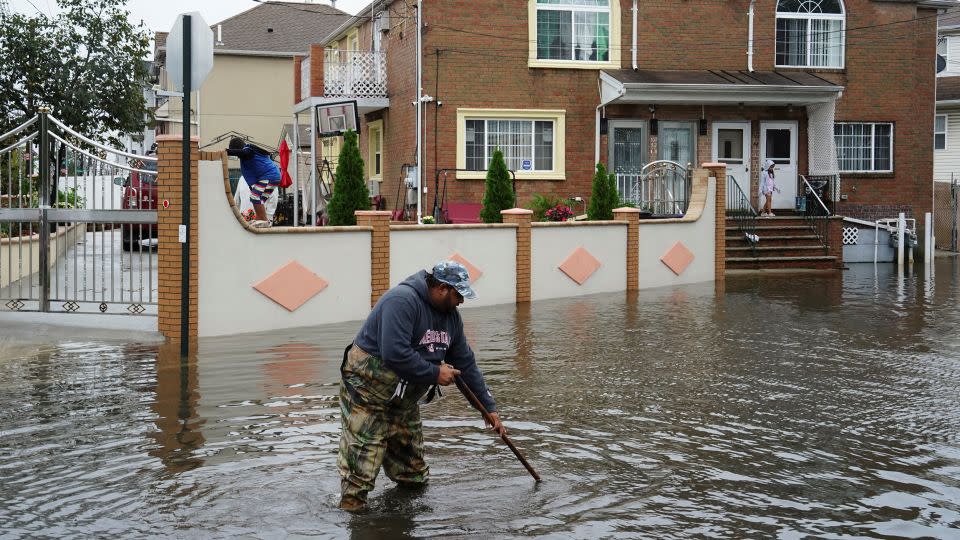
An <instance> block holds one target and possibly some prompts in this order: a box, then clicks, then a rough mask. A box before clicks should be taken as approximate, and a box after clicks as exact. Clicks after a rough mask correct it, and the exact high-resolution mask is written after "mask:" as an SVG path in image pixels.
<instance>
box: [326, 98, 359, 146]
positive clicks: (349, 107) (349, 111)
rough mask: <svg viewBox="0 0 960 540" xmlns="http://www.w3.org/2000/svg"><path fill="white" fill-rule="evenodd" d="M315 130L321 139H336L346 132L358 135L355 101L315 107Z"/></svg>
mask: <svg viewBox="0 0 960 540" xmlns="http://www.w3.org/2000/svg"><path fill="white" fill-rule="evenodd" d="M316 109H317V130H318V131H319V133H318V135H319V136H321V137H337V136H340V135H343V134H344V132H346V131H347V130H350V129H352V130H353V131H355V132H357V133H360V114H359V112H358V111H357V102H356V101H338V102H335V103H324V104H322V105H317V106H316Z"/></svg>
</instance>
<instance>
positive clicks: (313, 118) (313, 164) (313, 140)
mask: <svg viewBox="0 0 960 540" xmlns="http://www.w3.org/2000/svg"><path fill="white" fill-rule="evenodd" d="M321 180H323V179H322V178H321ZM310 224H311V225H313V226H314V227H316V226H317V109H316V107H313V106H311V107H310Z"/></svg>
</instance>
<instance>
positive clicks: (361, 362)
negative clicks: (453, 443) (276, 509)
mask: <svg viewBox="0 0 960 540" xmlns="http://www.w3.org/2000/svg"><path fill="white" fill-rule="evenodd" d="M464 298H476V293H474V292H473V289H471V288H470V278H469V276H468V274H467V269H466V268H464V267H463V265H461V264H459V263H456V262H452V261H443V262H440V263H438V264H437V265H436V266H434V267H433V273H432V274H431V273H428V272H426V271H425V270H421V271H420V272H418V273H416V274H414V275H412V276H410V277H408V278H407V279H406V281H404V282H403V283H401V284H399V285H397V286H396V287H394V288H393V289H390V290H389V291H387V293H386V294H384V295H383V297H381V298H380V300H379V301H378V302H377V305H376V306H374V307H373V311H372V312H371V313H370V315H369V316H368V317H367V320H366V322H365V323H364V324H363V327H362V328H360V332H359V333H358V334H357V337H356V338H355V339H354V341H353V343H352V344H351V345H350V346H349V347H347V350H346V351H344V354H343V364H342V365H341V366H340V373H341V381H340V414H341V434H340V453H339V455H338V456H337V469H339V471H340V477H341V478H342V480H341V482H340V492H341V498H340V508H343V509H344V510H351V511H353V510H360V509H362V508H364V507H365V506H366V503H367V494H368V493H369V492H370V490H372V489H373V485H374V482H375V481H376V479H377V474H378V473H379V472H380V466H381V465H383V468H384V469H385V470H386V473H387V476H388V477H390V479H391V480H393V481H394V482H396V483H397V484H398V485H400V486H403V487H414V488H415V487H421V486H423V485H425V484H426V483H427V479H428V478H429V476H430V469H429V468H428V467H427V464H426V463H425V462H424V461H423V426H422V424H421V422H420V406H419V402H420V400H421V398H424V397H426V399H425V402H429V401H430V400H432V399H433V398H434V397H435V396H436V395H438V394H439V391H440V389H439V387H438V385H442V386H447V385H449V384H451V383H453V382H454V377H456V376H457V375H460V376H461V378H462V379H463V381H464V382H465V383H466V384H467V386H468V387H469V388H470V389H471V390H472V391H473V393H474V394H476V395H477V396H478V397H479V399H480V401H481V402H482V403H483V406H484V407H486V409H487V411H489V412H490V417H491V419H492V420H493V424H494V425H492V426H491V430H492V431H496V432H497V433H505V430H504V427H503V424H501V423H500V417H499V415H498V414H497V413H496V403H495V402H494V400H493V396H492V395H491V394H490V392H489V391H488V390H487V386H486V383H485V382H484V380H483V374H482V373H480V369H479V368H477V363H476V361H475V359H474V357H473V351H472V350H470V346H469V345H467V341H466V339H465V338H464V336H463V321H462V320H461V319H460V313H459V312H458V311H457V306H459V305H460V304H462V303H463V299H464ZM488 425H490V424H489V423H488Z"/></svg>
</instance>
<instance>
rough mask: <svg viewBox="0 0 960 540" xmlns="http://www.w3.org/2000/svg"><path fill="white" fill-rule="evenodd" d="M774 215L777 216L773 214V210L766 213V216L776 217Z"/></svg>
mask: <svg viewBox="0 0 960 540" xmlns="http://www.w3.org/2000/svg"><path fill="white" fill-rule="evenodd" d="M776 216H777V215H776V214H774V213H773V212H770V213H769V214H767V217H776Z"/></svg>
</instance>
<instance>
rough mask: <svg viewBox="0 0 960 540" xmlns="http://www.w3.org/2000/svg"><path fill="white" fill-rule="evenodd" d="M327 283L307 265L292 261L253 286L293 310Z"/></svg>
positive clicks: (317, 292) (324, 287) (288, 309)
mask: <svg viewBox="0 0 960 540" xmlns="http://www.w3.org/2000/svg"><path fill="white" fill-rule="evenodd" d="M327 285H328V283H327V282H326V280H324V279H323V278H321V277H320V276H318V275H316V274H314V273H313V272H311V271H310V270H309V269H308V268H307V267H305V266H303V265H302V264H300V263H298V262H296V261H290V262H288V263H287V264H285V265H283V266H281V267H280V268H279V269H277V270H276V271H275V272H273V273H272V274H270V275H269V276H267V277H266V278H264V279H263V280H262V281H260V282H259V283H254V285H253V288H254V289H256V290H257V291H259V292H260V293H261V294H263V295H264V296H266V297H267V298H269V299H271V300H273V301H274V302H276V303H278V304H280V305H281V306H283V307H284V308H285V309H286V310H287V311H290V312H293V311H296V310H297V309H298V308H299V307H300V306H302V305H303V304H305V303H306V302H307V301H308V300H310V299H311V298H313V297H314V296H316V295H317V294H319V293H320V291H322V290H324V289H326V288H327Z"/></svg>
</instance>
